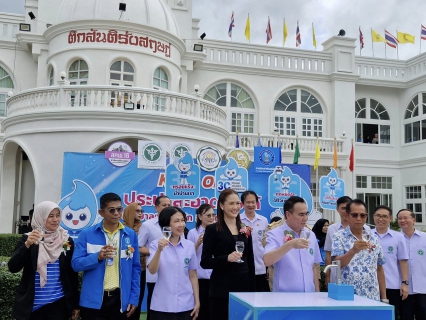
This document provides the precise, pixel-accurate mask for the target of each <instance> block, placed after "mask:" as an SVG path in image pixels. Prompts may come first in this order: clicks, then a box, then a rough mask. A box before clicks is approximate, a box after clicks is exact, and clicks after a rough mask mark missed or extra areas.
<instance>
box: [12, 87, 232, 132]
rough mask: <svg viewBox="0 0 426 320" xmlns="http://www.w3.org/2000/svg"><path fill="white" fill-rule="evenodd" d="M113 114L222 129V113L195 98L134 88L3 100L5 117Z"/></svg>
mask: <svg viewBox="0 0 426 320" xmlns="http://www.w3.org/2000/svg"><path fill="white" fill-rule="evenodd" d="M83 108H84V109H85V110H89V109H90V110H99V111H101V112H102V111H106V110H111V111H112V110H114V111H119V110H122V112H126V113H128V112H134V113H167V114H172V115H176V116H184V117H194V118H198V119H203V120H206V121H209V122H213V123H215V124H216V125H219V126H221V127H224V125H225V118H226V113H225V112H224V111H223V110H222V109H221V108H220V107H218V106H217V105H216V104H214V103H211V102H209V101H206V100H203V99H201V98H198V97H194V96H189V95H184V94H179V93H173V92H168V91H160V90H154V89H144V88H135V87H117V86H87V85H78V86H72V85H63V86H58V87H53V86H52V87H45V88H37V89H32V90H27V91H23V92H21V93H19V94H16V95H15V96H13V97H11V98H9V99H8V100H7V116H8V117H10V116H15V115H19V114H25V113H32V112H46V111H53V110H58V111H59V110H65V109H69V110H75V111H77V110H82V109H83Z"/></svg>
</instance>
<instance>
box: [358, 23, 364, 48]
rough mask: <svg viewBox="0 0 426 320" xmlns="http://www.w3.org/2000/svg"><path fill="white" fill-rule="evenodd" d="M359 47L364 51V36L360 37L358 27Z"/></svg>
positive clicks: (360, 33)
mask: <svg viewBox="0 0 426 320" xmlns="http://www.w3.org/2000/svg"><path fill="white" fill-rule="evenodd" d="M359 45H360V47H361V49H364V36H363V35H362V32H361V27H359Z"/></svg>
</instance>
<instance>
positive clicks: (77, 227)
mask: <svg viewBox="0 0 426 320" xmlns="http://www.w3.org/2000/svg"><path fill="white" fill-rule="evenodd" d="M73 184H74V191H73V192H71V193H70V194H68V195H66V196H65V197H64V198H63V199H62V200H61V202H59V205H58V206H59V207H60V208H61V209H62V213H63V214H62V220H61V226H62V227H63V228H64V229H66V230H68V232H69V234H70V235H71V236H72V237H78V235H79V233H80V232H81V230H82V229H84V228H86V227H90V226H91V225H92V224H93V222H94V221H95V218H96V215H97V211H98V210H97V209H98V203H97V200H96V196H95V194H94V192H93V190H92V189H91V188H90V187H89V185H88V184H87V183H85V182H84V181H81V180H73Z"/></svg>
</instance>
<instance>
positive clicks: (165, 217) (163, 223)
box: [158, 206, 186, 228]
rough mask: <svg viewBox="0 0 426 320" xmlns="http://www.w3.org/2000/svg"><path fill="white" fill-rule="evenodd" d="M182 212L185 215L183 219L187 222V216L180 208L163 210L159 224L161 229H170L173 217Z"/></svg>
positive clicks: (159, 217)
mask: <svg viewBox="0 0 426 320" xmlns="http://www.w3.org/2000/svg"><path fill="white" fill-rule="evenodd" d="M176 212H180V213H182V215H183V218H184V219H185V222H186V214H185V212H183V210H182V209H181V208H179V207H172V206H170V207H166V208H164V209H163V210H161V212H160V215H159V216H158V224H159V225H160V227H161V228H163V227H169V226H170V219H171V218H172V216H173V215H174V214H175V213H176Z"/></svg>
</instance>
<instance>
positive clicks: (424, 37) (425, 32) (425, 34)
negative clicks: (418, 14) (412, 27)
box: [420, 25, 426, 40]
mask: <svg viewBox="0 0 426 320" xmlns="http://www.w3.org/2000/svg"><path fill="white" fill-rule="evenodd" d="M420 35H421V39H422V40H426V28H425V27H424V26H423V25H422V31H421V32H420Z"/></svg>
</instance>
